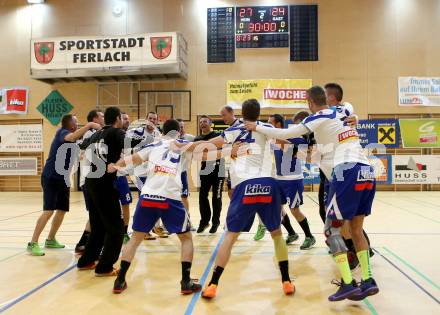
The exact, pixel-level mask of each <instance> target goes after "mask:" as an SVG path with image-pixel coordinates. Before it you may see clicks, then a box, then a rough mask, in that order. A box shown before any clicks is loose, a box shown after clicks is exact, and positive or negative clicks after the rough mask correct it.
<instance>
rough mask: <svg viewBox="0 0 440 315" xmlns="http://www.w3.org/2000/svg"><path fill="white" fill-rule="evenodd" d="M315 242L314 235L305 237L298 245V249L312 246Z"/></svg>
mask: <svg viewBox="0 0 440 315" xmlns="http://www.w3.org/2000/svg"><path fill="white" fill-rule="evenodd" d="M315 243H316V239H315V237H314V236H312V237H306V238H305V239H304V242H303V243H302V245H301V246H300V247H299V249H310V248H312V247H313V245H315Z"/></svg>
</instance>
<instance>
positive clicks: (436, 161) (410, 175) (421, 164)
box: [392, 155, 440, 184]
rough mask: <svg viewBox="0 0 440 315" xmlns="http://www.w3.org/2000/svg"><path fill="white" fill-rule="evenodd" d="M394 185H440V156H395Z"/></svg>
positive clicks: (393, 160) (393, 162) (393, 161)
mask: <svg viewBox="0 0 440 315" xmlns="http://www.w3.org/2000/svg"><path fill="white" fill-rule="evenodd" d="M392 165H393V184H440V155H393V159H392Z"/></svg>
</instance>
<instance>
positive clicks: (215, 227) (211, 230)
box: [209, 224, 220, 234]
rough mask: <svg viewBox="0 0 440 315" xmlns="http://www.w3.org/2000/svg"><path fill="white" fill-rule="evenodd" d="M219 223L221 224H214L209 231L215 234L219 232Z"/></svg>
mask: <svg viewBox="0 0 440 315" xmlns="http://www.w3.org/2000/svg"><path fill="white" fill-rule="evenodd" d="M219 225H220V224H213V225H212V226H211V228H210V229H209V233H211V234H215V233H217V229H218V227H219Z"/></svg>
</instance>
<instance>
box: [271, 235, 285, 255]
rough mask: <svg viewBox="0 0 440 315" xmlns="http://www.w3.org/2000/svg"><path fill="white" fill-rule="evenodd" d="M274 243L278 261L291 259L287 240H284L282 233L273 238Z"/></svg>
mask: <svg viewBox="0 0 440 315" xmlns="http://www.w3.org/2000/svg"><path fill="white" fill-rule="evenodd" d="M273 245H274V248H275V256H276V258H277V260H278V262H280V261H286V260H288V259H289V258H288V257H289V256H288V252H287V245H286V241H284V239H283V236H282V235H277V236H275V237H274V238H273Z"/></svg>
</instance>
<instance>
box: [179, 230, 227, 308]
mask: <svg viewBox="0 0 440 315" xmlns="http://www.w3.org/2000/svg"><path fill="white" fill-rule="evenodd" d="M225 235H226V231H225V232H223V234H222V236H221V237H220V240H219V241H218V243H217V246H216V247H215V250H214V252H213V253H212V255H211V258H209V262H208V265H207V266H206V268H205V271H204V272H203V275H202V277H201V278H200V284H201V285H202V287H203V285H204V284H205V281H206V278H208V275H209V271H210V270H211V268H212V265H213V264H214V261H215V258H216V257H217V253H218V250H219V248H220V245H221V244H222V243H223V240H224V239H225ZM201 294H202V292H197V293H195V294H194V295H193V297H192V299H191V301H190V302H189V304H188V306H187V308H186V310H185V315H191V314H192V312H193V310H194V307H195V306H196V303H197V300H198V299H199V298H200V295H201Z"/></svg>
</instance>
